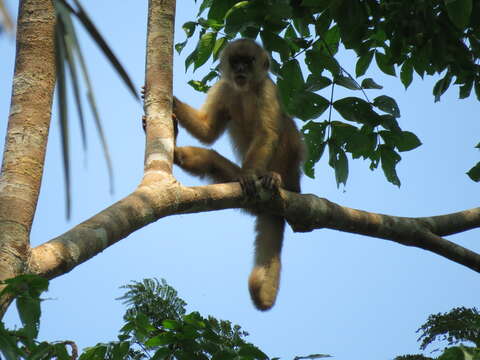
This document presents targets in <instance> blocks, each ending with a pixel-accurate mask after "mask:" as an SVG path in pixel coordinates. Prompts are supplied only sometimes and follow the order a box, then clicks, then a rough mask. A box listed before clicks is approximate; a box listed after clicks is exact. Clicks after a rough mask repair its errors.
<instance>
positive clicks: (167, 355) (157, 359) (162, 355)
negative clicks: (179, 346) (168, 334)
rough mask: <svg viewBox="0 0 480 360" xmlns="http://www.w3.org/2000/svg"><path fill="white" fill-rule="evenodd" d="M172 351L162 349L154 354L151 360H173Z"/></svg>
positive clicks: (166, 348) (165, 348)
mask: <svg viewBox="0 0 480 360" xmlns="http://www.w3.org/2000/svg"><path fill="white" fill-rule="evenodd" d="M172 351H174V350H173V349H170V348H168V347H162V348H160V349H158V350H157V351H156V352H155V354H154V355H153V357H152V358H151V360H161V359H173V356H172Z"/></svg>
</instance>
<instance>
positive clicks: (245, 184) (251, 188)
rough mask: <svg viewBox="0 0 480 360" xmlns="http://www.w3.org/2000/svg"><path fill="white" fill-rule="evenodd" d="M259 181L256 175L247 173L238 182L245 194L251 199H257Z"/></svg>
mask: <svg viewBox="0 0 480 360" xmlns="http://www.w3.org/2000/svg"><path fill="white" fill-rule="evenodd" d="M258 179H259V177H258V176H257V175H255V173H250V172H247V173H245V174H243V175H241V176H240V178H239V179H238V181H239V182H240V186H241V187H242V190H243V192H244V193H245V194H246V195H247V196H249V197H255V196H257V194H258V190H257V187H256V185H255V182H256V181H257V180H258Z"/></svg>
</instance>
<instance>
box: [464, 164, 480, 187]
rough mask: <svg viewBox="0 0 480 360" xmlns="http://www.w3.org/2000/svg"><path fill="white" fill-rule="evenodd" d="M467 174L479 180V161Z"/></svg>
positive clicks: (476, 180)
mask: <svg viewBox="0 0 480 360" xmlns="http://www.w3.org/2000/svg"><path fill="white" fill-rule="evenodd" d="M467 175H468V176H469V177H470V179H472V180H473V181H475V182H480V162H478V163H477V164H476V165H475V166H474V167H472V168H471V169H470V170H469V171H468V172H467Z"/></svg>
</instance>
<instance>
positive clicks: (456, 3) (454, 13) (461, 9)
mask: <svg viewBox="0 0 480 360" xmlns="http://www.w3.org/2000/svg"><path fill="white" fill-rule="evenodd" d="M444 3H445V6H446V8H447V13H448V17H449V18H450V20H451V21H452V22H453V23H454V24H455V26H457V27H458V28H459V29H461V30H463V29H465V28H466V27H467V25H468V24H469V23H470V16H471V14H472V0H444Z"/></svg>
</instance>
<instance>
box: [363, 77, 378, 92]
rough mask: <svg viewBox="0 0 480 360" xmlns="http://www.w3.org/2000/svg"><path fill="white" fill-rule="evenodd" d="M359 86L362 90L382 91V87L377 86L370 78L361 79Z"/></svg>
mask: <svg viewBox="0 0 480 360" xmlns="http://www.w3.org/2000/svg"><path fill="white" fill-rule="evenodd" d="M361 86H362V88H363V89H383V86H382V85H378V84H377V83H376V82H375V80H373V79H372V78H366V79H363V81H362V85H361Z"/></svg>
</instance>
